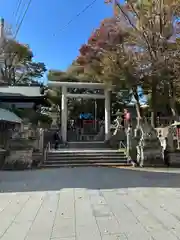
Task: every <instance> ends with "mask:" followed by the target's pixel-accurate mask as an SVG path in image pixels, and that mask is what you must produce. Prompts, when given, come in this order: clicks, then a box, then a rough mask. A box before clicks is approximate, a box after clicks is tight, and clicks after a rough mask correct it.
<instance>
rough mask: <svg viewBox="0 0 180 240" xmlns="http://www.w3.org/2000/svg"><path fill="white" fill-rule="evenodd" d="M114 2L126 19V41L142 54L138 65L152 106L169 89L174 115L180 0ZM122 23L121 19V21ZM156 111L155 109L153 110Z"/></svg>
mask: <svg viewBox="0 0 180 240" xmlns="http://www.w3.org/2000/svg"><path fill="white" fill-rule="evenodd" d="M106 2H108V3H109V2H111V3H112V2H113V4H114V8H115V9H116V15H115V17H116V18H118V19H121V18H122V17H123V19H124V20H125V21H126V28H124V31H127V32H128V33H129V36H128V38H127V39H126V42H127V44H128V45H130V46H131V47H132V48H134V50H135V51H136V53H137V55H139V56H140V57H139V61H138V63H139V69H140V70H141V78H142V79H143V80H144V79H146V82H144V81H142V83H141V84H142V85H144V88H146V90H148V91H149V92H151V106H152V110H155V108H156V101H157V98H158V91H159V90H165V89H166V91H167V93H168V94H167V99H168V101H169V105H170V107H171V110H172V114H173V116H174V118H176V116H177V113H176V109H175V95H176V89H177V86H179V70H180V68H179V62H180V61H179V59H180V52H179V41H178V36H179V35H178V34H179V24H178V23H177V22H178V17H179V15H180V1H179V0H174V1H169V0H156V1H154V0H151V1H145V0H144V1H143V0H140V1H134V0H128V1H126V3H125V4H120V2H119V1H117V0H115V1H112V0H110V1H106ZM132 16H133V17H132ZM120 24H121V22H120ZM152 112H153V111H152Z"/></svg>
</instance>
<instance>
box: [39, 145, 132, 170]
mask: <svg viewBox="0 0 180 240" xmlns="http://www.w3.org/2000/svg"><path fill="white" fill-rule="evenodd" d="M130 165H131V164H130V163H128V161H127V157H126V154H125V149H120V150H112V149H108V148H107V146H106V145H105V144H104V142H91V143H87V142H84V143H83V142H76V143H70V144H69V148H66V149H65V148H64V149H59V150H50V151H49V152H47V156H46V160H45V161H44V163H43V165H42V167H44V168H50V167H51V168H52V167H54V168H55V167H80V166H82V167H83V166H130Z"/></svg>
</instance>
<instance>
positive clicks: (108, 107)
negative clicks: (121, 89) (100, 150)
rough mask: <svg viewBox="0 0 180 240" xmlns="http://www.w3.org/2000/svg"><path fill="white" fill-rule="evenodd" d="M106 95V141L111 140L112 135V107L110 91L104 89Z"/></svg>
mask: <svg viewBox="0 0 180 240" xmlns="http://www.w3.org/2000/svg"><path fill="white" fill-rule="evenodd" d="M104 96H105V141H107V140H109V137H110V126H111V112H110V111H111V108H110V91H109V90H107V89H105V90H104Z"/></svg>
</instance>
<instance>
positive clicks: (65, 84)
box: [48, 81, 111, 142]
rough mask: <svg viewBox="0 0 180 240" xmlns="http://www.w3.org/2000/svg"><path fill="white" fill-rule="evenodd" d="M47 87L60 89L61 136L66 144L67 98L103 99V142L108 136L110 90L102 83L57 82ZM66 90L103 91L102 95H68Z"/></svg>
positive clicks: (51, 82)
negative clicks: (86, 89) (85, 89)
mask: <svg viewBox="0 0 180 240" xmlns="http://www.w3.org/2000/svg"><path fill="white" fill-rule="evenodd" d="M48 86H49V87H61V88H62V99H61V134H62V140H63V142H67V120H68V119H67V117H68V111H67V99H68V98H86V99H87V98H89V99H105V141H107V140H108V139H109V136H110V124H111V112H110V110H111V109H110V89H107V86H106V85H105V84H103V83H87V82H57V81H49V82H48ZM68 88H79V89H80V88H88V89H103V90H104V94H76V93H75V94H72V93H68Z"/></svg>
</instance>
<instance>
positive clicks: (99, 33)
mask: <svg viewBox="0 0 180 240" xmlns="http://www.w3.org/2000/svg"><path fill="white" fill-rule="evenodd" d="M125 35H126V33H125V32H123V30H122V29H121V24H120V21H119V20H118V19H116V18H106V19H104V20H103V21H102V22H101V24H100V27H99V28H97V29H96V30H95V31H94V32H93V33H92V34H91V36H90V38H89V39H88V42H87V44H83V45H82V46H81V48H80V49H79V52H80V55H79V56H78V58H77V62H78V63H79V64H80V65H84V64H88V63H89V62H91V61H92V60H93V59H98V58H99V56H100V54H101V53H102V52H103V51H104V50H109V49H112V48H113V47H114V46H115V45H116V44H120V43H122V41H123V39H124V37H125Z"/></svg>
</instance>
